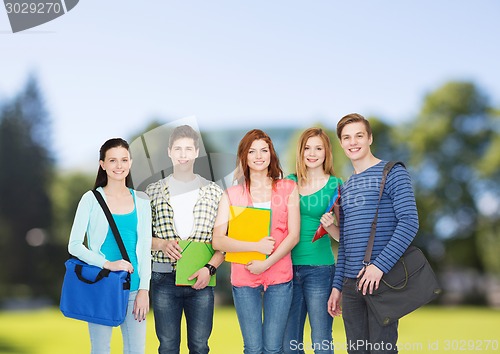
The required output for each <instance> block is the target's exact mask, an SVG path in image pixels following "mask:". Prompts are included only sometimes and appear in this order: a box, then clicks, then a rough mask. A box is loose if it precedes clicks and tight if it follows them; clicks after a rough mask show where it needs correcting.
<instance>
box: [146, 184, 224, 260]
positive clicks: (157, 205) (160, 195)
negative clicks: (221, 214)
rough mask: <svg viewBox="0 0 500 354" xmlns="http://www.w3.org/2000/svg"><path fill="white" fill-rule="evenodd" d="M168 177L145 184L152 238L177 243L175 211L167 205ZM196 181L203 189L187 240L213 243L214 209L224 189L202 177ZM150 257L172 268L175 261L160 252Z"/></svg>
mask: <svg viewBox="0 0 500 354" xmlns="http://www.w3.org/2000/svg"><path fill="white" fill-rule="evenodd" d="M169 177H170V176H169ZM169 177H166V178H164V179H161V180H159V181H158V182H155V183H151V184H150V185H148V186H147V188H146V194H147V195H148V196H149V198H150V199H151V212H152V219H153V237H158V238H161V239H165V240H177V241H178V240H180V239H181V238H180V237H179V236H178V235H177V234H176V233H175V228H174V211H173V209H172V206H171V205H170V203H169V202H170V192H169V190H168V178H169ZM199 178H200V179H201V181H202V187H201V188H200V194H199V195H198V200H197V201H196V204H195V206H194V209H193V214H194V226H193V232H192V234H191V236H189V239H190V240H193V241H200V242H212V233H213V228H214V224H215V217H216V216H217V209H218V207H219V201H220V199H221V197H222V193H223V190H222V188H221V187H219V186H218V185H217V184H216V183H214V182H211V181H208V180H206V179H204V178H203V177H199ZM152 255H153V261H154V262H159V263H165V262H170V263H172V265H174V264H175V262H176V260H175V259H171V258H169V257H167V256H166V255H165V254H164V253H163V252H162V251H152Z"/></svg>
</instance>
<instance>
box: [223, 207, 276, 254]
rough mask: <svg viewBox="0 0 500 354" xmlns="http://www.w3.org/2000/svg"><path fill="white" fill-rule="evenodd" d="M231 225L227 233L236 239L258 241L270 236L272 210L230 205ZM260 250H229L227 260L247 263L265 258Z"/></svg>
mask: <svg viewBox="0 0 500 354" xmlns="http://www.w3.org/2000/svg"><path fill="white" fill-rule="evenodd" d="M229 210H230V214H229V227H228V231H227V235H228V236H229V237H231V238H234V239H235V240H240V241H250V242H256V241H260V240H261V239H262V238H264V237H266V236H269V234H270V232H271V210H270V209H261V208H253V207H240V206H233V205H231V206H230V207H229ZM266 257H267V256H266V255H265V254H262V253H260V252H227V253H226V261H227V262H233V263H241V264H247V263H248V262H250V261H253V260H264V259H266Z"/></svg>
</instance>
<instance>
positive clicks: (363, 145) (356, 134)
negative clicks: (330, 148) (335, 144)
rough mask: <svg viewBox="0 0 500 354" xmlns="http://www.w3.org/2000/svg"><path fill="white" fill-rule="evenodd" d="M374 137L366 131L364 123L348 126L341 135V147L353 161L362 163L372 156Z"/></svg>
mask: <svg viewBox="0 0 500 354" xmlns="http://www.w3.org/2000/svg"><path fill="white" fill-rule="evenodd" d="M372 142H373V136H372V135H369V134H368V132H367V131H366V126H365V125H364V124H363V123H362V122H355V123H350V124H347V125H345V126H344V127H343V129H342V132H341V135H340V145H341V146H342V149H344V152H345V154H346V156H347V157H348V158H349V159H350V160H351V161H360V160H363V159H365V158H366V157H368V156H370V155H371V151H370V145H371V144H372Z"/></svg>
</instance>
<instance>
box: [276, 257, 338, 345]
mask: <svg viewBox="0 0 500 354" xmlns="http://www.w3.org/2000/svg"><path fill="white" fill-rule="evenodd" d="M334 273H335V266H334V265H323V266H309V265H294V266H293V299H292V306H291V308H290V313H289V315H288V323H287V326H286V332H285V340H284V342H283V350H284V352H285V354H297V353H298V354H304V353H305V351H304V349H307V348H312V349H313V350H314V353H315V354H333V342H332V325H333V318H332V316H330V314H329V313H328V311H327V307H328V298H329V297H330V293H331V292H332V282H333V275H334ZM306 315H308V316H309V324H310V325H311V343H304V325H305V322H306ZM309 344H310V345H309Z"/></svg>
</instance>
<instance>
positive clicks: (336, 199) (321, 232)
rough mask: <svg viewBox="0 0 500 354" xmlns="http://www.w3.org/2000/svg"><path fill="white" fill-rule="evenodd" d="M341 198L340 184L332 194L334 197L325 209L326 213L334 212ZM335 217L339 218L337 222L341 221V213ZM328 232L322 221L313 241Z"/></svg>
mask: <svg viewBox="0 0 500 354" xmlns="http://www.w3.org/2000/svg"><path fill="white" fill-rule="evenodd" d="M339 199H340V186H338V188H337V190H336V192H335V193H334V194H333V195H332V199H331V200H330V204H329V205H328V207H327V208H326V210H325V213H334V212H335V206H338V202H339ZM335 218H336V219H337V222H338V221H339V215H337V213H335ZM327 233H328V232H327V231H326V230H325V229H324V227H323V225H321V223H320V224H319V226H318V229H317V230H316V232H315V233H314V237H313V239H312V241H311V242H314V241H317V240H319V239H320V238H322V237H323V236H325V235H326V234H327Z"/></svg>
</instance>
